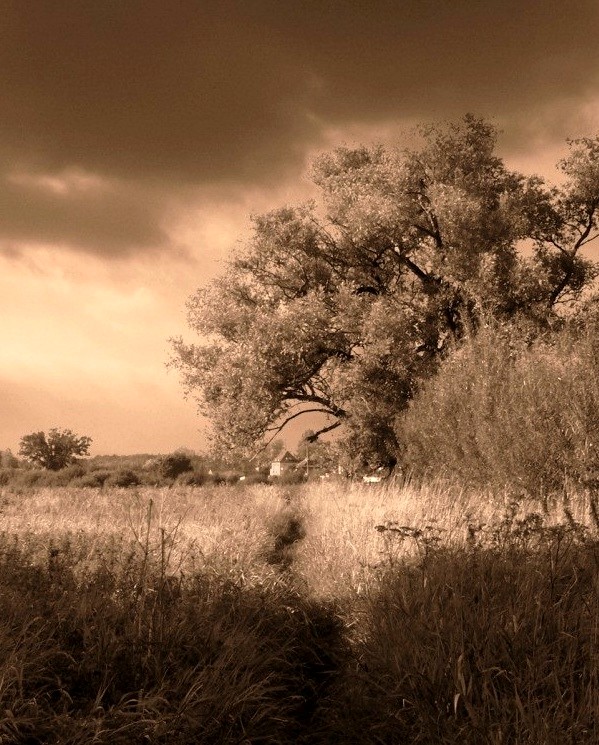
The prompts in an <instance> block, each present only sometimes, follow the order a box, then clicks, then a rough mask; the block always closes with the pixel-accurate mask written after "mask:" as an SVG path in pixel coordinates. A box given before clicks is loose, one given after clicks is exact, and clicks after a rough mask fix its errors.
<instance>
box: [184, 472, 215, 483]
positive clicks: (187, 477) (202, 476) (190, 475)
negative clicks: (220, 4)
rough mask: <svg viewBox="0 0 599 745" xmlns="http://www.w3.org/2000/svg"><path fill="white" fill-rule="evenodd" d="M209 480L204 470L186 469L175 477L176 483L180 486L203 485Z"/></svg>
mask: <svg viewBox="0 0 599 745" xmlns="http://www.w3.org/2000/svg"><path fill="white" fill-rule="evenodd" d="M209 480H210V477H209V476H208V474H207V473H206V471H186V472H185V473H181V474H179V476H178V477H177V483H178V484H181V486H204V485H205V484H207V483H208V482H209Z"/></svg>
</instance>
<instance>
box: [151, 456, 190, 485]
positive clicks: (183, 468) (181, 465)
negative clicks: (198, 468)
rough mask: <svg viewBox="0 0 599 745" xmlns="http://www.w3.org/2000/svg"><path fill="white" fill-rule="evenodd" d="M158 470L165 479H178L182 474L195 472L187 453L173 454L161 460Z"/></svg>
mask: <svg viewBox="0 0 599 745" xmlns="http://www.w3.org/2000/svg"><path fill="white" fill-rule="evenodd" d="M158 470H159V472H160V475H161V476H163V477H164V478H166V479H176V478H177V476H180V475H181V474H182V473H187V472H189V471H193V463H192V462H191V458H190V457H189V456H188V455H186V454H185V453H171V454H170V455H165V456H164V458H162V459H161V461H160V463H159V465H158Z"/></svg>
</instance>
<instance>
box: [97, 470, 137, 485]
mask: <svg viewBox="0 0 599 745" xmlns="http://www.w3.org/2000/svg"><path fill="white" fill-rule="evenodd" d="M104 483H105V484H106V486H120V487H125V488H126V487H128V486H139V484H140V483H141V480H140V478H139V476H138V475H137V474H136V473H135V471H132V470H130V469H128V468H123V469H121V470H119V471H117V472H116V473H112V474H111V475H110V476H109V477H108V478H107V479H106V480H105V481H104Z"/></svg>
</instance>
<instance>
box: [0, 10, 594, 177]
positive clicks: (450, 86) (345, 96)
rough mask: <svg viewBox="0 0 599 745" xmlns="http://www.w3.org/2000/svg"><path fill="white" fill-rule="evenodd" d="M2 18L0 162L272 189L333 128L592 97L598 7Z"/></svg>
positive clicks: (78, 13)
mask: <svg viewBox="0 0 599 745" xmlns="http://www.w3.org/2000/svg"><path fill="white" fill-rule="evenodd" d="M3 15H4V18H3V27H4V28H3V45H2V49H1V51H0V93H1V96H2V101H3V115H2V118H1V120H0V152H3V153H4V157H5V158H7V159H11V161H12V162H15V161H16V162H18V164H19V165H21V166H23V167H24V168H27V169H32V168H38V169H40V170H42V171H48V172H54V171H61V170H64V169H65V168H69V167H79V168H82V169H83V170H85V171H89V172H92V173H98V174H101V175H110V176H117V177H119V178H122V177H124V176H127V177H128V178H139V179H142V180H151V179H158V180H160V181H164V182H169V183H175V182H181V181H187V182H193V183H208V182H211V181H215V180H233V181H238V182H242V183H249V182H253V183H258V182H261V183H266V182H268V181H269V180H272V179H273V178H280V177H281V176H282V174H284V173H287V172H288V170H287V169H289V168H293V167H297V166H298V164H301V162H302V158H303V154H304V152H305V148H306V147H307V146H314V145H315V144H317V143H318V142H319V140H320V136H321V132H322V129H323V127H326V126H338V125H339V124H340V123H343V122H345V121H355V120H360V121H363V122H376V121H378V120H380V119H385V118H389V117H392V118H395V119H398V118H399V119H401V118H410V117H414V116H417V117H443V116H447V115H449V116H453V115H455V114H459V113H462V112H463V111H464V110H466V109H468V110H470V109H474V110H476V111H477V112H482V113H491V114H497V113H501V112H517V111H519V110H520V109H522V107H527V108H529V107H536V106H539V107H542V106H543V105H545V104H546V103H547V102H550V101H557V100H560V99H561V98H563V97H570V98H576V99H578V100H583V99H584V98H585V97H588V96H589V95H591V93H593V94H594V93H596V92H597V83H598V80H597V74H596V73H593V72H592V71H594V70H596V51H595V42H594V39H595V38H596V35H597V31H598V30H599V8H598V6H597V4H596V2H594V0H581V2H577V3H576V4H575V6H569V7H568V8H564V5H563V3H562V2H561V0H560V1H559V2H558V0H543V1H542V2H541V0H531V1H530V2H527V3H522V2H521V1H520V0H518V2H516V1H515V0H475V1H474V2H472V1H468V2H466V0H456V1H455V2H451V3H439V2H432V0H406V2H401V3H398V2H396V0H381V2H377V3H376V4H372V3H366V2H358V1H357V0H355V1H354V2H348V1H347V0H343V2H341V0H337V1H332V2H327V3H323V2H321V1H320V0H307V1H306V2H302V3H281V2H280V1H279V0H276V1H275V0H262V1H261V2H260V1H257V0H255V1H253V2H252V1H250V2H240V1H239V0H238V1H237V2H233V1H232V0H228V1H227V0H223V2H220V3H215V4H212V3H198V2H196V0H181V2H178V3H176V4H175V5H171V4H165V3H164V2H162V0H160V2H159V1H158V0H129V1H128V2H123V3H117V2H100V3H93V2H89V3H87V2H86V3H82V2H80V1H79V0H63V2H61V3H60V4H58V5H57V4H48V3H45V2H42V1H41V0H13V2H9V3H8V4H7V7H5V9H4V10H3ZM581 29H584V31H583V32H581Z"/></svg>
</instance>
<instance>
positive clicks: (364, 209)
mask: <svg viewBox="0 0 599 745" xmlns="http://www.w3.org/2000/svg"><path fill="white" fill-rule="evenodd" d="M420 136H421V145H420V147H418V148H414V149H411V150H401V149H399V148H390V147H375V148H366V147H360V148H356V149H349V148H338V149H336V150H335V151H333V152H331V153H328V154H325V155H323V156H321V157H320V158H319V159H317V160H316V162H315V163H314V167H313V180H314V182H315V183H316V185H317V186H318V187H319V190H320V192H319V193H320V198H319V200H318V201H314V202H310V203H307V204H301V205H297V206H286V207H283V208H281V209H277V210H274V211H272V212H269V213H267V214H265V215H260V216H257V217H255V218H254V232H253V236H252V238H251V240H249V242H248V243H247V245H245V246H244V247H243V249H242V250H240V252H239V253H238V255H236V256H234V257H233V258H232V260H231V261H230V263H229V264H228V266H227V268H226V271H225V272H224V273H223V275H222V276H220V277H219V278H217V279H215V280H214V281H213V282H211V283H210V284H209V285H208V286H206V287H203V288H201V289H199V290H198V291H197V292H196V293H195V294H194V295H193V296H192V297H191V298H190V299H189V301H188V320H189V324H190V326H191V328H192V329H193V330H194V331H195V332H197V334H198V335H199V341H198V343H195V344H188V343H186V342H184V341H183V340H182V339H176V340H174V342H173V344H174V363H175V365H176V366H177V367H178V368H179V369H180V371H181V373H182V377H183V382H184V386H185V390H186V393H187V394H188V395H191V396H193V397H194V398H195V399H196V400H197V402H198V404H199V406H200V409H201V410H202V411H203V412H204V413H206V414H207V415H208V416H209V417H211V419H212V420H213V422H214V424H215V435H216V438H217V441H219V442H220V443H222V444H223V445H225V446H228V447H232V446H245V447H248V446H251V445H252V444H253V443H256V442H257V441H260V440H262V439H263V438H265V437H266V438H268V437H269V436H273V433H276V432H277V431H279V430H280V428H281V427H282V426H284V425H285V424H286V423H287V422H289V421H291V420H292V419H293V418H295V417H297V416H300V415H303V414H305V413H306V412H312V413H316V412H317V413H320V414H324V415H326V417H327V423H326V424H325V425H324V426H323V428H322V429H323V430H326V429H332V428H334V427H336V426H339V424H341V423H343V424H344V425H345V426H344V431H345V442H346V445H347V447H348V448H349V450H350V451H351V452H353V453H355V454H358V453H359V454H361V455H362V457H363V458H364V460H365V461H369V462H370V463H371V464H374V463H379V464H383V463H384V464H387V465H393V462H394V459H395V454H396V452H397V441H396V435H395V432H394V427H393V423H394V420H395V418H396V416H397V414H398V412H399V411H400V410H401V409H402V408H403V407H405V405H406V403H407V402H408V401H409V400H410V398H411V396H412V395H413V393H414V391H415V389H416V388H417V386H418V383H419V381H421V380H423V379H425V378H427V377H428V376H430V375H431V374H432V373H434V371H435V370H436V368H437V365H438V363H439V360H440V359H441V358H442V357H443V355H444V354H445V353H446V352H447V350H448V349H450V348H451V347H452V346H453V345H455V344H457V343H459V342H460V341H461V340H462V339H463V338H464V336H465V335H466V334H467V333H474V332H476V329H477V328H478V327H479V325H480V323H481V320H482V319H484V318H487V317H492V318H494V319H497V320H499V321H505V320H510V321H511V320H514V319H519V320H520V321H523V322H525V323H527V324H529V325H530V326H531V328H542V327H546V326H547V325H550V324H551V323H553V322H555V320H556V319H558V318H559V317H560V314H562V313H563V309H564V308H566V307H572V306H573V305H575V304H576V303H577V302H578V301H579V300H580V298H581V296H582V294H583V292H584V291H585V289H587V288H589V287H590V286H591V285H592V282H593V280H594V279H595V276H596V274H597V268H596V266H595V264H593V263H592V262H591V261H589V260H588V259H585V258H584V257H583V255H582V249H584V247H585V246H586V245H587V244H588V243H589V242H590V241H592V240H594V239H595V238H596V237H597V227H598V226H597V214H598V203H599V165H598V163H599V157H598V156H599V138H597V139H584V140H578V141H574V142H572V143H570V147H571V150H570V156H569V157H568V158H566V159H565V160H564V161H563V162H562V163H561V164H560V168H561V170H562V172H563V176H564V183H563V184H562V185H561V186H559V187H550V186H547V185H546V184H545V183H544V182H543V181H542V180H541V179H540V178H538V177H526V176H524V175H522V174H520V173H517V172H514V171H512V170H510V169H508V168H507V167H506V165H505V163H504V162H503V161H502V160H501V158H499V157H498V156H497V155H496V153H495V146H496V137H497V133H496V131H495V129H494V128H493V126H491V125H490V124H488V123H487V122H485V121H483V120H481V119H478V118H476V117H474V116H470V115H469V116H466V117H465V118H464V119H463V120H461V121H460V122H457V123H453V124H448V125H438V126H430V127H426V128H422V129H421V130H420ZM316 434H318V433H316Z"/></svg>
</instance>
